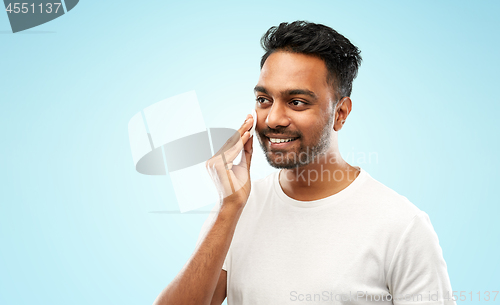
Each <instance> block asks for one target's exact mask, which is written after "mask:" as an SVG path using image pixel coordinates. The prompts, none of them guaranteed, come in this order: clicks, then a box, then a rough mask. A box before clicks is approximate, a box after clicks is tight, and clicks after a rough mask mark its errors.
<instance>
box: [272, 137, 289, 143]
mask: <svg viewBox="0 0 500 305" xmlns="http://www.w3.org/2000/svg"><path fill="white" fill-rule="evenodd" d="M269 140H270V141H271V143H284V142H290V141H292V140H295V139H294V138H289V139H277V138H269Z"/></svg>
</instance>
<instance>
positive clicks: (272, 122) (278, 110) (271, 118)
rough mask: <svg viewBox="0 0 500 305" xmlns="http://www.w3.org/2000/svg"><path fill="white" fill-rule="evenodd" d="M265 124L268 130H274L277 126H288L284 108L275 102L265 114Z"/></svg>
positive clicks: (288, 122)
mask: <svg viewBox="0 0 500 305" xmlns="http://www.w3.org/2000/svg"><path fill="white" fill-rule="evenodd" d="M266 124H267V126H269V128H272V129H276V128H278V126H282V127H286V126H288V125H289V124H290V120H289V119H288V116H287V113H286V106H285V105H283V104H282V103H280V102H278V101H275V102H274V103H273V105H272V106H271V109H270V110H269V112H268V113H267V118H266Z"/></svg>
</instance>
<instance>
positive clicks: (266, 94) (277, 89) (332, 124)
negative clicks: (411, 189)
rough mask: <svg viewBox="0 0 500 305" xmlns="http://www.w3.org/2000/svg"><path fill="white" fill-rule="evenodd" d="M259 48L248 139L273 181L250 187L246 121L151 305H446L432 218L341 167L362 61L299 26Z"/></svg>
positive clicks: (277, 31)
mask: <svg viewBox="0 0 500 305" xmlns="http://www.w3.org/2000/svg"><path fill="white" fill-rule="evenodd" d="M261 42H262V46H263V47H264V50H265V54H264V56H263V57H262V60H261V73H260V77H259V80H258V83H257V85H256V86H255V89H254V92H255V95H256V106H255V109H256V113H257V124H256V130H255V131H256V137H257V138H258V140H259V143H260V146H261V147H262V149H263V151H264V153H265V155H266V159H267V161H268V162H269V164H270V165H271V166H273V167H275V168H277V169H280V170H279V171H275V172H274V173H272V174H271V175H269V176H267V177H265V178H263V179H260V180H257V181H253V182H250V179H249V170H250V164H251V156H252V153H253V148H252V147H253V146H252V145H253V144H252V143H253V142H252V139H253V138H251V136H250V134H249V132H248V130H249V129H250V128H251V127H252V124H253V118H252V117H251V116H247V119H246V120H245V122H244V123H243V125H242V126H241V128H240V129H239V130H238V134H237V138H238V140H237V141H236V142H235V141H228V142H227V143H226V145H225V147H223V149H221V151H222V152H224V151H225V152H226V153H222V155H221V154H219V153H218V154H216V155H215V156H214V157H212V158H211V159H210V160H209V161H207V170H208V171H209V173H210V175H211V177H212V178H213V180H214V183H215V186H216V187H217V190H218V192H219V194H220V204H218V205H216V206H215V207H214V212H215V213H213V216H212V217H209V218H208V219H207V221H206V222H205V224H204V226H203V228H202V232H201V233H200V237H199V240H198V244H197V246H196V249H195V251H194V253H193V255H192V256H191V258H190V259H189V261H188V262H187V263H186V265H185V266H184V268H183V269H182V270H181V271H180V272H179V274H178V275H177V277H176V278H175V279H174V280H173V281H172V282H171V283H170V285H168V286H167V287H166V288H165V289H164V290H163V291H162V293H161V294H160V295H159V297H158V298H157V300H156V303H157V304H221V303H222V302H223V301H224V299H225V298H226V297H227V300H228V304H230V305H232V304H238V305H240V304H248V305H255V304H273V305H276V304H297V302H307V304H335V303H341V304H342V303H348V304H368V303H377V304H410V303H411V304H413V303H416V304H419V303H422V304H426V305H430V304H447V303H449V304H454V301H453V300H452V299H451V297H452V291H451V285H450V281H449V277H448V273H447V266H446V263H445V261H444V259H443V254H442V250H441V247H440V246H439V241H438V238H437V235H436V233H435V231H434V229H433V227H432V225H431V223H430V220H429V217H428V215H427V214H426V213H425V212H423V211H421V210H420V209H418V208H417V207H416V206H415V205H413V204H412V203H411V202H410V201H409V200H408V199H407V198H406V197H404V196H402V195H400V194H398V193H396V192H395V191H393V190H392V189H390V188H388V187H387V186H385V185H383V184H382V183H380V182H378V181H377V180H375V179H374V178H372V177H371V176H370V175H369V174H368V173H367V172H366V171H365V170H364V169H362V168H361V167H359V166H351V165H349V164H348V163H347V162H346V161H344V160H343V159H342V157H341V155H340V152H339V147H338V131H340V130H341V129H342V127H343V125H344V124H345V122H346V120H347V117H348V115H349V113H350V112H351V109H352V101H351V99H350V95H351V90H352V82H353V80H354V78H355V77H356V75H357V71H358V67H359V65H360V63H361V57H360V51H359V49H358V48H357V47H355V46H354V45H353V44H352V43H351V42H350V41H349V40H348V39H347V38H345V37H344V36H342V35H340V34H339V33H337V32H336V31H334V30H333V29H331V28H329V27H327V26H325V25H321V24H314V23H309V22H304V21H296V22H292V23H282V24H280V25H279V26H277V27H272V28H271V29H269V30H268V31H267V33H265V34H264V36H263V37H262V41H261ZM241 149H243V154H242V159H241V160H242V162H241V163H240V164H233V160H234V159H235V157H236V155H237V154H238V152H239V151H240V150H241Z"/></svg>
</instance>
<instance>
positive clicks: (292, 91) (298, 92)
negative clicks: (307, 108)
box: [253, 86, 318, 99]
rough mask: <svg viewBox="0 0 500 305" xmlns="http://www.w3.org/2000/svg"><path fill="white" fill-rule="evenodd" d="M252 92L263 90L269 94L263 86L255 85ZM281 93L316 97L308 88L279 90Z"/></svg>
mask: <svg viewBox="0 0 500 305" xmlns="http://www.w3.org/2000/svg"><path fill="white" fill-rule="evenodd" d="M253 91H254V92H257V91H258V92H263V93H265V94H269V91H268V90H267V89H266V88H265V87H263V86H255V88H254V89H253ZM280 94H281V95H307V96H310V97H312V98H313V99H317V98H318V97H317V96H316V94H315V93H314V92H312V91H311V90H308V89H290V90H285V91H281V92H280Z"/></svg>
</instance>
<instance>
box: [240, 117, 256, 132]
mask: <svg viewBox="0 0 500 305" xmlns="http://www.w3.org/2000/svg"><path fill="white" fill-rule="evenodd" d="M252 126H253V117H252V115H251V114H247V117H246V118H245V122H243V124H242V125H241V127H240V129H238V132H239V133H240V136H243V134H244V133H245V131H249V130H250V129H252Z"/></svg>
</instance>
